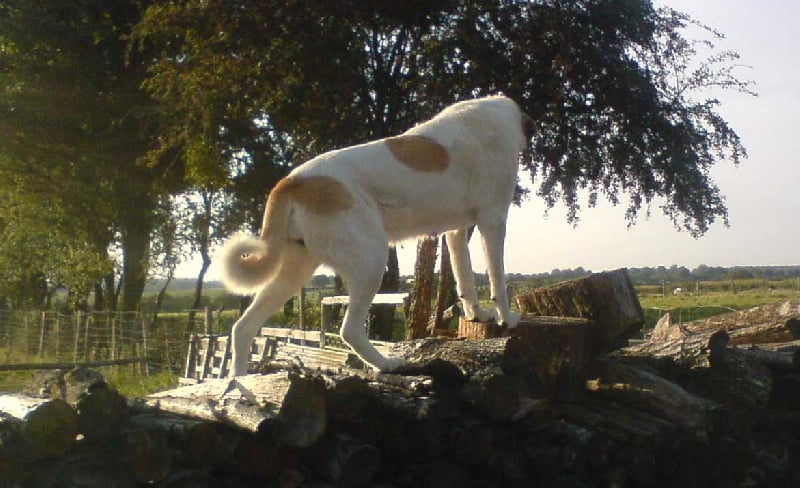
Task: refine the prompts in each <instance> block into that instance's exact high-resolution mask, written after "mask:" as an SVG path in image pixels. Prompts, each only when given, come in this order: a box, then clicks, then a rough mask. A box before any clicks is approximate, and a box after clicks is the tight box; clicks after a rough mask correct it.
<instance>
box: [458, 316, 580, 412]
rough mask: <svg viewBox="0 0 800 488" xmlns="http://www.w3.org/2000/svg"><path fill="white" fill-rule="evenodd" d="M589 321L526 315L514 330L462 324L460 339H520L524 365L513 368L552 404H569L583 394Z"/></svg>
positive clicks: (512, 369)
mask: <svg viewBox="0 0 800 488" xmlns="http://www.w3.org/2000/svg"><path fill="white" fill-rule="evenodd" d="M591 329H592V326H591V325H590V323H589V321H588V320H587V319H583V318H574V317H540V316H534V315H523V317H522V319H521V320H520V323H519V325H518V326H517V327H516V328H514V329H507V328H505V327H499V326H497V325H496V324H494V323H488V324H485V323H475V322H469V321H467V320H464V319H463V318H462V319H461V320H460V323H459V335H460V336H462V337H463V336H466V337H468V338H470V339H478V338H481V337H515V338H517V339H519V344H518V346H517V349H519V351H518V352H517V354H518V355H520V356H524V357H525V359H524V360H523V361H522V362H523V363H524V365H520V367H521V368H522V369H520V367H517V368H511V371H510V372H511V373H512V374H522V375H523V377H525V379H526V380H528V381H531V382H532V383H533V384H534V385H535V386H536V389H537V390H539V394H540V395H541V396H544V397H546V398H548V399H551V400H558V401H570V400H572V399H573V398H575V396H576V395H578V394H579V393H580V392H581V391H582V390H583V379H584V369H585V366H586V362H587V361H588V358H589V354H590V344H589V341H590V331H591Z"/></svg>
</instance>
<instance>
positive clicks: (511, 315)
mask: <svg viewBox="0 0 800 488" xmlns="http://www.w3.org/2000/svg"><path fill="white" fill-rule="evenodd" d="M519 320H520V313H519V312H514V311H513V310H512V311H509V312H508V316H507V317H506V318H505V320H501V321H500V325H501V326H504V327H508V328H509V329H513V328H514V327H516V326H517V325H519Z"/></svg>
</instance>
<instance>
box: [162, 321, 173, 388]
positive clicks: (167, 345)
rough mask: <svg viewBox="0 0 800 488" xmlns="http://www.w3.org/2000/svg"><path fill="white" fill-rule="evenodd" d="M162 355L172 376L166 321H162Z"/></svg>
mask: <svg viewBox="0 0 800 488" xmlns="http://www.w3.org/2000/svg"><path fill="white" fill-rule="evenodd" d="M163 322H164V355H165V356H166V359H167V370H168V371H169V374H170V375H171V374H173V372H172V354H170V350H169V348H170V343H169V328H167V321H166V320H164V321H163Z"/></svg>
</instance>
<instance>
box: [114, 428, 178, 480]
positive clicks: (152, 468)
mask: <svg viewBox="0 0 800 488" xmlns="http://www.w3.org/2000/svg"><path fill="white" fill-rule="evenodd" d="M122 445H123V446H124V450H123V456H122V461H123V463H124V464H125V468H126V469H127V470H128V472H129V473H131V476H133V478H134V479H135V480H136V481H137V482H138V483H146V484H153V483H158V482H159V481H162V480H164V479H165V478H166V477H167V476H169V473H170V471H171V470H172V467H173V463H174V459H173V452H172V450H171V449H170V448H169V446H168V445H167V438H166V435H165V434H164V432H163V431H161V430H159V429H133V430H128V431H126V432H125V435H124V436H123V441H122Z"/></svg>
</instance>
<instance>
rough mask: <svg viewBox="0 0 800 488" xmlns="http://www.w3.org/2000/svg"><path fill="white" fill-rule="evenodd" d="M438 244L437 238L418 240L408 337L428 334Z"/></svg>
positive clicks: (413, 337) (412, 337) (414, 337)
mask: <svg viewBox="0 0 800 488" xmlns="http://www.w3.org/2000/svg"><path fill="white" fill-rule="evenodd" d="M436 244H437V241H436V239H431V238H430V237H423V238H421V239H419V240H418V241H417V262H416V264H415V265H414V287H413V288H412V291H411V305H410V306H409V312H408V326H407V327H408V329H407V332H406V339H421V338H423V337H425V336H427V335H428V334H427V331H428V322H429V321H430V318H431V298H432V297H431V295H432V294H433V270H434V267H435V265H436Z"/></svg>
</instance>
